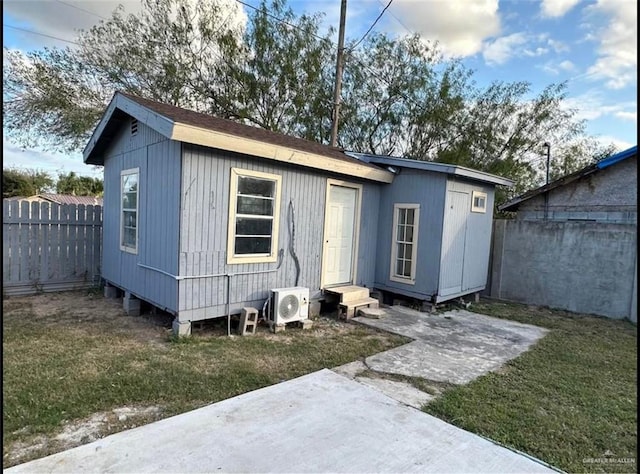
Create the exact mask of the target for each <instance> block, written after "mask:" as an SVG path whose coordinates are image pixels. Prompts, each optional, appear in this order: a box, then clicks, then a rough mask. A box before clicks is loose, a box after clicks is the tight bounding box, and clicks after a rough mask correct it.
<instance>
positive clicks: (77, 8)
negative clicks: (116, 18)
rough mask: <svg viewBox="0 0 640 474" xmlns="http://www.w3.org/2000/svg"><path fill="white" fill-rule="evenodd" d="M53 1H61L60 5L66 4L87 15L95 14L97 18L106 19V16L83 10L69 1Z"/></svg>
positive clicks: (59, 0)
mask: <svg viewBox="0 0 640 474" xmlns="http://www.w3.org/2000/svg"><path fill="white" fill-rule="evenodd" d="M55 1H56V2H57V3H61V4H62V5H66V6H68V7H71V8H75V9H76V10H80V11H81V12H85V13H88V14H89V15H93V16H97V17H98V18H102V19H103V20H108V19H107V18H105V17H103V16H102V15H98V14H97V13H94V12H92V11H89V10H85V9H84V8H80V7H79V6H77V5H72V4H71V3H67V2H63V1H62V0H55Z"/></svg>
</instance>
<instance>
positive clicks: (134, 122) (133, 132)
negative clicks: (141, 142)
mask: <svg viewBox="0 0 640 474" xmlns="http://www.w3.org/2000/svg"><path fill="white" fill-rule="evenodd" d="M137 134H138V119H134V118H132V119H131V135H137Z"/></svg>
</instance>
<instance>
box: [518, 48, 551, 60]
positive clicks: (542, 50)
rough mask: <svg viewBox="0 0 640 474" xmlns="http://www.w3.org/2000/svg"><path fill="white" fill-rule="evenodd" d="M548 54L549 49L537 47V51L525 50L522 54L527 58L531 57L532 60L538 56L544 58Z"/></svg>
mask: <svg viewBox="0 0 640 474" xmlns="http://www.w3.org/2000/svg"><path fill="white" fill-rule="evenodd" d="M548 52H549V50H548V49H547V48H541V47H537V48H536V49H524V50H523V52H522V53H523V54H524V55H525V56H529V57H531V58H534V57H536V56H542V55H544V54H547V53H548Z"/></svg>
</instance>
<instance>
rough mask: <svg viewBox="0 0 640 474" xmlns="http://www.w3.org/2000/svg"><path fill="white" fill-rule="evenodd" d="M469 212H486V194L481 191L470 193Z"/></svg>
mask: <svg viewBox="0 0 640 474" xmlns="http://www.w3.org/2000/svg"><path fill="white" fill-rule="evenodd" d="M471 212H482V213H485V212H487V193H483V192H481V191H473V192H472V193H471Z"/></svg>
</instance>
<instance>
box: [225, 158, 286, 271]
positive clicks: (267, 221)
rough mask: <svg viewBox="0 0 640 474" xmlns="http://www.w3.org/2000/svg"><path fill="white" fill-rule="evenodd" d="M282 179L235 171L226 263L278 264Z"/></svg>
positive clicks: (235, 169)
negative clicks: (276, 262)
mask: <svg viewBox="0 0 640 474" xmlns="http://www.w3.org/2000/svg"><path fill="white" fill-rule="evenodd" d="M280 186H281V177H280V176H279V175H275V174H269V173H262V172H257V171H250V170H242V169H238V168H233V169H232V170H231V183H230V190H231V192H230V194H231V195H230V199H229V235H228V238H229V242H228V245H227V263H230V264H231V263H262V262H275V261H276V258H277V248H278V228H279V217H280Z"/></svg>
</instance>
